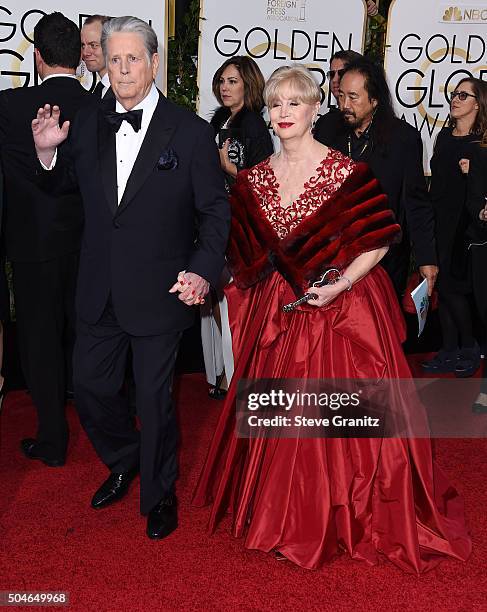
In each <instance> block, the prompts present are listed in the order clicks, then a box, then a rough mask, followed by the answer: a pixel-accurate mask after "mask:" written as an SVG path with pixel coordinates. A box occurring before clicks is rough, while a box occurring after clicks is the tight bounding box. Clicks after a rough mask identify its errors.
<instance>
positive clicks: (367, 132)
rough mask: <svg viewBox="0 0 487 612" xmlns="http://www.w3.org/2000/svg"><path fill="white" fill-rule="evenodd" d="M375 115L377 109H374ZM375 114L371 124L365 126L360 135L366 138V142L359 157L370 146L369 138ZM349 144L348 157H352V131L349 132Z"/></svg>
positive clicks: (359, 156)
mask: <svg viewBox="0 0 487 612" xmlns="http://www.w3.org/2000/svg"><path fill="white" fill-rule="evenodd" d="M374 115H375V111H374ZM374 115H372V119H371V120H370V123H369V125H368V126H367V127H366V128H365V130H364V131H363V132H362V134H361V135H360V138H362V137H363V138H364V139H365V144H364V146H363V147H362V150H361V151H360V153H359V154H358V155H357V159H360V158H361V157H362V155H363V154H364V152H365V150H366V149H367V147H368V146H369V138H370V136H369V132H370V128H371V127H372V123H373V121H374ZM347 144H348V157H350V158H352V133H351V132H350V133H349V134H348V141H347Z"/></svg>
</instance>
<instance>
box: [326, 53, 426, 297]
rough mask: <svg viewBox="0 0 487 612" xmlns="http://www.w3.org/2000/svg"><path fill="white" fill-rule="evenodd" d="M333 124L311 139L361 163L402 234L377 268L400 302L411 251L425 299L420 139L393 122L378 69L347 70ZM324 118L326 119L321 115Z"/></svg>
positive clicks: (362, 65)
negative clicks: (378, 185)
mask: <svg viewBox="0 0 487 612" xmlns="http://www.w3.org/2000/svg"><path fill="white" fill-rule="evenodd" d="M339 105H340V111H341V112H340V113H334V114H335V115H338V118H337V120H336V122H335V123H334V124H333V125H332V124H331V122H328V123H327V124H322V126H321V129H320V130H317V131H316V132H315V138H316V139H317V140H318V141H319V142H321V143H323V144H325V145H328V146H330V147H333V148H334V149H338V150H339V151H341V152H342V153H344V154H345V155H348V157H351V158H352V159H353V160H355V161H361V162H366V163H367V164H368V165H369V166H370V168H371V169H372V171H373V173H374V174H375V176H376V177H377V179H378V180H379V182H380V183H381V186H382V188H383V190H384V191H385V193H386V194H387V196H388V199H389V206H390V208H391V209H392V210H393V211H394V213H395V215H396V219H397V222H398V223H399V224H400V225H401V227H402V230H403V236H402V240H401V242H400V243H399V244H393V245H391V247H390V248H389V251H388V253H387V255H386V256H385V257H384V258H383V259H382V261H381V265H382V266H383V267H384V268H385V269H386V271H387V272H388V274H389V276H390V277H391V280H392V282H393V284H394V288H395V289H396V293H397V294H398V296H399V297H400V296H401V295H402V294H403V293H404V291H405V289H406V283H407V276H408V269H409V261H410V253H411V245H412V247H413V254H414V259H415V261H416V264H417V265H418V266H419V271H420V273H421V275H422V276H423V277H424V278H426V279H427V281H428V291H429V293H430V295H431V292H432V291H433V286H434V283H435V281H436V276H437V274H438V267H437V265H436V264H437V258H436V247H435V236H434V213H433V208H432V206H431V202H430V200H429V196H428V192H427V188H426V182H425V178H424V173H423V161H422V157H423V144H422V141H421V135H420V133H419V132H418V130H416V129H415V128H413V127H412V126H411V125H409V124H408V123H406V122H405V121H402V120H401V119H399V118H397V117H396V116H395V113H394V109H393V106H392V100H391V94H390V91H389V87H388V85H387V80H386V76H385V73H384V69H383V68H382V66H379V65H378V64H375V63H373V62H371V61H370V60H368V59H367V58H362V59H360V60H358V61H356V62H353V63H351V64H349V65H348V66H347V67H346V68H345V69H344V72H343V75H342V77H341V81H340V86H339ZM325 117H326V115H325Z"/></svg>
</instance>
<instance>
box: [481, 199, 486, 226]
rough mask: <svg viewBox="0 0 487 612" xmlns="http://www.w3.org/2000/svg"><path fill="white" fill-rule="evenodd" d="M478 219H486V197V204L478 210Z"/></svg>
mask: <svg viewBox="0 0 487 612" xmlns="http://www.w3.org/2000/svg"><path fill="white" fill-rule="evenodd" d="M479 219H480V220H481V221H487V198H486V204H485V206H484V207H483V208H482V209H481V211H480V212H479Z"/></svg>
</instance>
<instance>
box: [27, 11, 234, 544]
mask: <svg viewBox="0 0 487 612" xmlns="http://www.w3.org/2000/svg"><path fill="white" fill-rule="evenodd" d="M102 47H103V51H104V55H105V58H106V62H107V68H108V74H109V77H110V84H111V87H112V90H113V93H114V95H115V98H114V99H111V100H106V99H104V100H102V101H101V102H100V104H99V105H97V108H96V109H95V110H90V111H87V112H86V113H82V114H81V115H80V116H79V118H78V120H77V121H76V122H75V123H74V124H73V126H72V128H71V132H72V133H71V137H70V151H68V152H67V153H66V154H63V148H64V146H65V145H63V148H61V149H60V152H59V159H56V151H57V147H58V146H59V145H60V144H61V142H63V140H64V139H65V138H66V136H67V134H68V130H69V129H70V128H69V125H66V123H65V124H63V125H62V126H61V127H60V126H59V109H57V108H56V107H54V108H53V109H51V108H50V107H49V106H45V107H44V108H41V109H39V111H38V114H37V118H36V119H35V120H34V121H33V124H32V128H33V134H34V140H35V144H36V149H37V154H38V157H39V159H40V161H41V163H42V164H43V165H44V166H45V167H52V166H53V164H54V167H53V169H52V171H51V172H44V173H43V176H42V177H41V178H42V179H44V180H46V182H47V183H55V184H57V185H59V181H60V180H62V181H65V183H66V185H67V188H72V184H70V181H69V177H72V176H77V177H79V179H80V185H79V188H80V190H81V193H82V196H83V203H84V209H85V230H84V237H83V244H82V250H81V259H80V272H79V279H78V290H77V314H78V319H79V323H78V337H77V342H76V347H75V356H74V379H75V394H76V404H77V408H78V411H79V414H80V419H81V422H82V424H83V426H84V428H85V430H86V432H87V434H88V436H89V437H90V439H91V442H92V443H93V445H94V447H95V449H96V451H97V452H98V454H99V456H100V457H101V459H102V460H103V461H104V463H105V464H106V465H107V467H108V468H109V469H110V471H111V474H110V476H109V477H108V479H107V480H106V481H105V482H104V483H103V484H102V486H101V487H100V488H99V489H98V491H97V492H96V493H95V495H94V497H93V500H92V506H93V507H95V508H101V507H104V506H106V505H108V504H110V503H112V502H114V501H116V500H118V499H120V498H121V497H123V495H125V493H126V492H127V490H128V487H129V485H130V482H131V481H132V480H133V478H134V476H135V474H136V473H137V472H138V471H139V469H140V475H141V487H140V496H141V498H140V502H141V511H142V513H143V514H148V521H147V534H148V536H149V537H151V538H163V537H166V536H167V535H169V534H170V533H171V532H172V531H173V530H174V529H175V528H176V526H177V502H176V497H175V482H176V478H177V472H178V461H177V439H178V432H177V422H176V416H175V411H174V409H173V406H172V403H171V383H172V376H173V370H174V363H175V358H176V352H177V348H178V344H179V340H180V337H181V333H182V331H183V330H184V329H185V328H187V327H189V326H190V325H191V324H192V321H193V315H194V310H195V309H192V308H191V306H193V305H196V304H199V303H201V301H202V300H203V299H204V296H205V295H206V293H207V292H208V289H209V284H210V283H211V284H216V283H217V282H218V279H219V276H220V273H221V270H222V267H223V263H224V251H225V246H226V242H227V236H228V231H229V217H230V211H229V206H228V202H227V197H226V192H225V188H224V181H223V176H222V172H221V170H220V164H219V161H218V152H217V149H216V145H215V142H214V136H213V134H212V131H211V128H210V127H209V126H208V125H207V124H206V123H205V122H204V121H202V120H201V119H199V118H198V117H196V115H194V114H193V113H191V112H189V111H186V110H184V109H182V108H179V107H178V106H176V105H174V104H172V103H171V102H169V101H168V100H166V98H165V97H164V96H163V95H162V94H161V93H159V92H158V91H157V89H156V87H155V85H154V82H153V80H154V77H155V75H156V72H157V69H158V65H159V56H158V53H157V37H156V34H155V32H154V31H153V30H152V28H151V27H150V26H148V25H147V24H146V23H145V22H143V21H141V20H140V19H137V18H135V17H120V18H115V19H111V20H110V21H108V22H106V23H105V24H104V26H103V34H102ZM94 157H95V158H96V159H95V161H96V163H93V158H94ZM73 171H74V172H73ZM53 179H55V180H53ZM129 347H130V348H131V349H132V354H133V369H134V378H135V383H136V389H137V391H136V400H137V411H138V415H139V418H140V422H141V429H140V432H139V431H137V430H136V429H134V427H133V426H132V423H131V419H130V418H129V416H128V415H129V413H128V406H127V404H126V402H125V401H124V400H123V398H122V397H121V395H120V388H121V386H122V383H123V379H124V374H125V364H126V359H127V353H128V350H129Z"/></svg>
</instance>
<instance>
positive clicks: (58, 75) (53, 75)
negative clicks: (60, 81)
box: [42, 74, 78, 83]
mask: <svg viewBox="0 0 487 612" xmlns="http://www.w3.org/2000/svg"><path fill="white" fill-rule="evenodd" d="M57 77H66V78H68V79H77V78H78V77H77V76H76V75H75V74H48V75H47V77H45V78H44V79H42V82H43V83H44V82H45V81H48V80H49V79H54V78H57Z"/></svg>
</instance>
